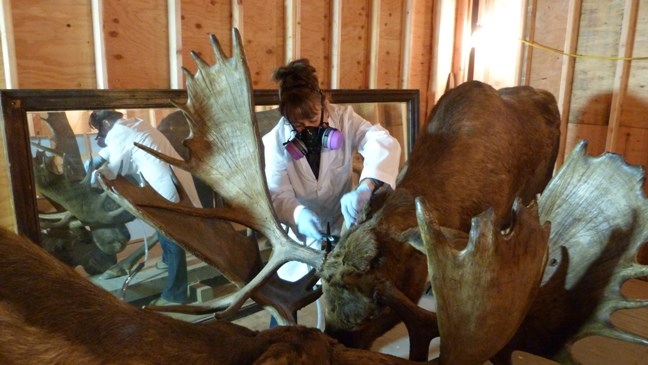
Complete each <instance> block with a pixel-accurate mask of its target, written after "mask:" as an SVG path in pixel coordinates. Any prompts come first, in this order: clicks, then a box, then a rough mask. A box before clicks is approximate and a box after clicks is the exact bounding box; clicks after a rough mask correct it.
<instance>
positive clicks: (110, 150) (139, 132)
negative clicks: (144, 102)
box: [98, 118, 201, 207]
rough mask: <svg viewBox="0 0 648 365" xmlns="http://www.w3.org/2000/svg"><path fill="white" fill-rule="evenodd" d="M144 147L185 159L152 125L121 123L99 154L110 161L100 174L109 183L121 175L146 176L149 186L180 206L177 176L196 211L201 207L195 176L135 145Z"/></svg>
mask: <svg viewBox="0 0 648 365" xmlns="http://www.w3.org/2000/svg"><path fill="white" fill-rule="evenodd" d="M135 142H137V143H140V144H142V145H144V146H147V147H150V148H152V149H154V150H156V151H159V152H161V153H163V154H165V155H168V156H170V157H174V158H177V159H181V157H180V155H178V153H177V152H176V150H175V149H174V148H173V146H172V145H171V143H170V142H169V141H168V140H167V139H166V137H164V135H163V134H162V132H160V131H158V130H157V129H156V128H154V127H153V126H152V125H151V124H149V123H147V122H144V121H143V120H142V119H139V118H131V119H120V120H118V121H117V122H116V123H115V124H114V125H113V127H112V129H110V131H109V132H108V134H107V135H106V145H107V147H106V148H103V149H102V150H100V151H99V153H98V154H99V156H101V157H102V158H103V159H105V160H106V161H108V162H107V163H106V164H105V165H104V166H103V167H102V168H101V169H100V170H99V172H101V174H102V175H104V176H106V178H108V179H114V178H116V177H117V175H118V174H119V175H123V176H128V175H134V176H137V175H138V174H139V173H141V174H142V176H143V177H144V179H146V182H147V183H148V184H149V185H151V187H152V188H153V189H155V191H157V192H158V194H160V195H162V196H163V197H164V198H165V199H167V200H169V201H172V202H178V201H179V200H180V196H179V193H178V190H177V189H176V185H175V183H174V178H173V175H175V178H176V179H177V181H178V182H179V183H180V185H181V186H182V188H183V189H184V191H185V192H186V193H187V195H188V196H189V199H190V200H191V202H192V204H193V205H194V206H195V207H200V206H201V205H200V200H199V199H198V193H197V192H196V187H195V185H194V182H193V177H192V176H191V174H190V173H189V172H187V171H185V170H183V169H180V168H177V167H175V166H171V165H169V164H168V163H166V162H164V161H162V160H160V159H159V158H157V157H155V156H153V155H151V154H149V153H148V152H146V151H144V150H142V149H141V148H139V147H137V146H135V145H134V143H135Z"/></svg>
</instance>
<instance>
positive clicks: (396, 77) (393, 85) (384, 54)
mask: <svg viewBox="0 0 648 365" xmlns="http://www.w3.org/2000/svg"><path fill="white" fill-rule="evenodd" d="M404 11H405V4H404V1H403V0H383V1H380V21H379V29H378V32H379V40H378V64H377V65H376V67H377V68H378V73H377V79H376V88H378V89H398V88H400V79H401V77H400V75H401V52H402V50H403V47H402V41H403V31H404V24H403V12H404Z"/></svg>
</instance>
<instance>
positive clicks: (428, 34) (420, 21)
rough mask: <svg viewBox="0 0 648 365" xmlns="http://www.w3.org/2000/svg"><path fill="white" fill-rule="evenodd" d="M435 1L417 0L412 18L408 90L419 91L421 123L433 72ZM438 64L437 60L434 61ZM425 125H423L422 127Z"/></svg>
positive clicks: (424, 113) (424, 114) (423, 118)
mask: <svg viewBox="0 0 648 365" xmlns="http://www.w3.org/2000/svg"><path fill="white" fill-rule="evenodd" d="M434 17H435V14H434V1H433V0H415V1H414V14H413V18H412V40H411V41H412V52H411V57H410V59H409V70H410V73H409V85H406V88H409V89H419V100H420V103H421V105H420V111H421V116H420V118H421V121H423V120H425V118H426V116H427V115H426V114H427V109H428V108H427V100H428V93H429V92H430V77H431V75H430V72H431V70H432V61H433V60H432V54H433V51H432V40H433V34H432V29H434V24H433V22H434ZM434 61H435V62H436V60H434ZM422 124H423V123H421V125H422Z"/></svg>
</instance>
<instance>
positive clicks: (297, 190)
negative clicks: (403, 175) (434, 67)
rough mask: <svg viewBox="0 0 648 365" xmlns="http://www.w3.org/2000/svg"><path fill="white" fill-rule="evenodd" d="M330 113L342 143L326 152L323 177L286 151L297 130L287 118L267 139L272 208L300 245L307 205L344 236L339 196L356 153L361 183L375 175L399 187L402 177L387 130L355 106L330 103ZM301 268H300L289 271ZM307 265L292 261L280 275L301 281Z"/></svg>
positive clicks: (347, 184)
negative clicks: (360, 159) (299, 223)
mask: <svg viewBox="0 0 648 365" xmlns="http://www.w3.org/2000/svg"><path fill="white" fill-rule="evenodd" d="M328 110H329V117H328V120H327V122H328V123H329V126H330V127H333V128H337V129H338V130H340V131H341V132H342V133H343V134H344V143H343V144H342V147H341V148H340V149H337V150H329V149H327V148H322V154H321V159H320V171H319V179H316V178H315V175H314V174H313V171H312V170H311V168H310V166H309V164H308V161H307V160H306V158H302V159H299V160H293V159H292V158H291V157H290V154H289V153H288V152H287V151H286V149H285V148H284V143H285V142H286V141H288V140H289V139H291V138H292V137H294V132H293V128H292V126H291V125H290V123H289V122H288V121H287V120H286V119H285V118H283V117H282V118H281V119H280V120H279V123H278V124H277V125H276V126H275V127H274V128H273V129H272V130H271V131H270V132H268V134H266V135H265V136H263V145H264V149H265V151H264V152H265V164H266V166H265V173H266V179H267V182H268V189H269V191H270V196H271V198H272V204H273V206H274V208H275V211H276V213H277V216H278V217H279V220H280V221H281V222H282V223H284V224H286V225H287V226H288V227H289V228H290V230H291V231H292V232H291V236H292V237H295V236H297V237H298V238H299V239H300V240H301V241H302V242H304V239H303V237H300V235H295V234H294V233H295V232H297V230H296V227H295V220H296V217H297V216H298V215H299V212H300V211H301V209H303V208H304V207H307V208H309V209H311V210H312V211H313V212H315V213H316V214H317V215H318V216H319V217H320V219H321V221H322V224H323V225H324V226H326V224H327V223H330V225H331V233H332V234H339V233H340V231H341V229H342V224H343V223H344V217H343V216H342V212H341V207H340V198H342V195H344V194H345V193H346V192H348V191H349V190H351V184H352V180H351V178H352V159H353V154H354V152H355V151H356V150H357V151H358V152H359V153H360V155H362V157H364V166H363V169H362V174H361V176H360V179H364V178H368V177H371V178H374V179H377V180H380V181H382V182H384V183H386V184H389V185H391V186H392V188H395V184H396V176H397V175H398V167H399V166H398V165H399V161H400V153H401V149H400V144H399V143H398V141H397V140H396V139H395V138H394V137H392V136H391V135H390V134H389V132H388V131H387V130H386V129H385V128H383V127H382V126H380V125H379V124H371V123H370V122H369V121H367V120H365V119H363V118H362V117H361V116H359V115H358V114H356V113H355V112H354V111H353V108H352V107H351V106H340V105H333V104H331V105H329V108H328ZM316 243H317V242H307V243H306V244H308V245H309V246H312V245H314V244H316ZM315 248H318V249H319V247H315ZM297 264H299V265H301V266H302V268H301V269H296V268H291V267H292V266H295V265H297ZM297 266H298V265H297ZM305 266H306V265H304V264H301V263H296V262H289V263H287V264H285V265H283V266H282V268H281V269H280V270H279V276H280V277H281V278H282V279H286V280H297V279H299V278H300V277H301V276H302V273H305V272H306V271H307V269H306V268H305Z"/></svg>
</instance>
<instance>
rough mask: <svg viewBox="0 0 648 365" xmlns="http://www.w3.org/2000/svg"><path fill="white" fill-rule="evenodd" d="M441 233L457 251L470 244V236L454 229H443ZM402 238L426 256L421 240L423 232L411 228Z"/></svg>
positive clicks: (403, 233)
mask: <svg viewBox="0 0 648 365" xmlns="http://www.w3.org/2000/svg"><path fill="white" fill-rule="evenodd" d="M441 233H443V235H444V236H445V237H446V239H447V240H448V242H450V243H451V245H452V247H454V248H455V249H461V248H463V247H465V246H466V243H467V242H468V234H467V233H466V232H462V231H458V230H455V229H452V228H447V227H441ZM400 237H401V238H402V239H403V240H404V242H407V243H408V244H409V245H410V246H412V247H414V248H415V249H416V250H417V251H419V252H421V253H423V254H426V250H425V244H424V243H423V239H422V238H421V232H420V231H419V229H418V228H409V229H407V230H406V231H404V232H402V233H401V234H400Z"/></svg>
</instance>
